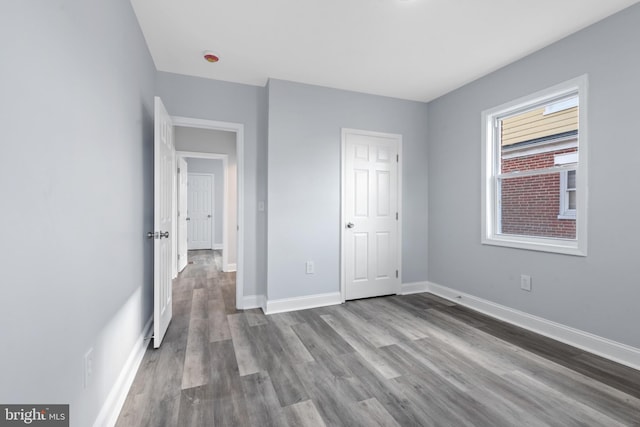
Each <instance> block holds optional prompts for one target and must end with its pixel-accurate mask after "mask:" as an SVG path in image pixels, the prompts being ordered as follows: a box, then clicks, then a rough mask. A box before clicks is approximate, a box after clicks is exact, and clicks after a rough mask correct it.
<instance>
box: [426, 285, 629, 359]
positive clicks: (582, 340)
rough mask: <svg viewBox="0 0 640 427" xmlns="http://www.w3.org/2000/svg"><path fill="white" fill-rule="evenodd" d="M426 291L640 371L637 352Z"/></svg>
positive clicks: (459, 295) (438, 289) (479, 302)
mask: <svg viewBox="0 0 640 427" xmlns="http://www.w3.org/2000/svg"><path fill="white" fill-rule="evenodd" d="M428 287H429V292H431V293H433V294H435V295H438V296H441V297H443V298H446V299H448V300H450V301H453V302H455V303H457V304H460V305H464V306H466V307H469V308H472V309H474V310H477V311H479V312H481V313H484V314H487V315H489V316H491V317H495V318H496V319H500V320H503V321H505V322H508V323H511V324H513V325H516V326H520V327H522V328H525V329H528V330H530V331H532V332H535V333H538V334H540V335H544V336H546V337H549V338H552V339H554V340H557V341H560V342H563V343H565V344H569V345H571V346H573V347H577V348H580V349H582V350H585V351H588V352H589V353H593V354H596V355H598V356H601V357H604V358H606V359H609V360H612V361H614V362H617V363H620V364H622V365H626V366H629V367H631V368H634V369H638V370H640V349H638V348H635V347H631V346H629V345H626V344H622V343H619V342H616V341H612V340H610V339H607V338H603V337H600V336H598V335H594V334H591V333H589V332H585V331H581V330H579V329H575V328H572V327H570V326H566V325H562V324H560V323H556V322H552V321H550V320H547V319H544V318H542V317H537V316H534V315H531V314H528V313H525V312H523V311H519V310H515V309H513V308H509V307H506V306H503V305H500V304H496V303H494V302H491V301H487V300H484V299H482V298H478V297H475V296H473V295H469V294H465V293H464V292H459V291H456V290H455V289H451V288H447V287H446V286H441V285H438V284H435V283H429V286H428Z"/></svg>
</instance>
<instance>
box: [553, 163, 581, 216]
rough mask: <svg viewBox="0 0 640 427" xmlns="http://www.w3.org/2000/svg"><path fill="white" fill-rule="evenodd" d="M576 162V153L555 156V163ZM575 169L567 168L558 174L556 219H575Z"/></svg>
mask: <svg viewBox="0 0 640 427" xmlns="http://www.w3.org/2000/svg"><path fill="white" fill-rule="evenodd" d="M576 163H578V153H577V152H576V153H569V154H560V155H557V156H555V164H556V165H566V164H576ZM576 198H577V193H576V171H575V170H568V171H564V172H561V174H560V211H559V212H558V219H569V220H575V219H576V205H577V203H576Z"/></svg>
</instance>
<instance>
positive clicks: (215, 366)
mask: <svg viewBox="0 0 640 427" xmlns="http://www.w3.org/2000/svg"><path fill="white" fill-rule="evenodd" d="M209 354H210V360H209V368H210V378H211V380H210V384H211V386H212V387H213V397H214V398H223V397H235V398H237V397H242V396H243V393H244V392H243V390H242V382H241V379H240V373H239V369H238V362H237V358H236V354H235V351H234V347H233V344H232V343H231V341H218V342H213V343H210V344H209Z"/></svg>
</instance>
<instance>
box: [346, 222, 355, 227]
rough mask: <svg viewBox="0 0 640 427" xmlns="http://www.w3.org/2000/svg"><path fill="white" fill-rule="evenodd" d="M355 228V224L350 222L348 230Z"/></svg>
mask: <svg viewBox="0 0 640 427" xmlns="http://www.w3.org/2000/svg"><path fill="white" fill-rule="evenodd" d="M353 227H355V224H354V223H352V222H348V223H347V228H353Z"/></svg>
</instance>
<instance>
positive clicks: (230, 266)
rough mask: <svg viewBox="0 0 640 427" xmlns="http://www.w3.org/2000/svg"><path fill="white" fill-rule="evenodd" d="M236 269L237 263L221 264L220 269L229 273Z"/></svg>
mask: <svg viewBox="0 0 640 427" xmlns="http://www.w3.org/2000/svg"><path fill="white" fill-rule="evenodd" d="M237 269H238V266H237V264H227V265H223V266H222V271H224V272H225V273H231V272H233V271H236V270H237Z"/></svg>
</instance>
